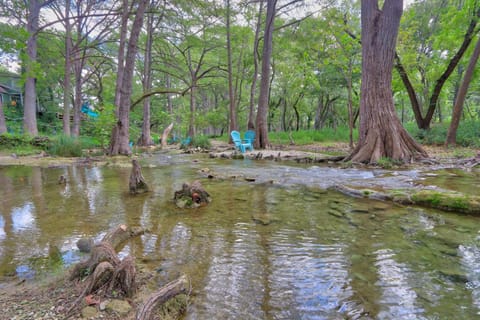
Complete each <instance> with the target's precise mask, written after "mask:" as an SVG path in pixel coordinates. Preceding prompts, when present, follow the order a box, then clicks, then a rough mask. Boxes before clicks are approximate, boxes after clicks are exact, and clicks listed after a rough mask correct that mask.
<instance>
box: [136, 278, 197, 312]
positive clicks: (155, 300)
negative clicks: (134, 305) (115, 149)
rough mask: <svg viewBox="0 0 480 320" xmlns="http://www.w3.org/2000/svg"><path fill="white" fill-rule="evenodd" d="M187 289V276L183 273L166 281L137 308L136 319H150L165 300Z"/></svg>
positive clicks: (185, 291)
mask: <svg viewBox="0 0 480 320" xmlns="http://www.w3.org/2000/svg"><path fill="white" fill-rule="evenodd" d="M187 290H189V281H188V279H187V276H185V275H183V276H181V277H180V278H178V279H176V280H174V281H172V282H169V283H167V284H166V285H165V286H163V287H162V288H160V290H158V291H155V292H154V293H153V294H151V295H150V296H149V297H148V298H147V300H146V301H145V302H144V303H143V304H142V306H141V307H140V308H139V309H138V310H137V314H136V316H135V319H136V320H151V319H153V316H154V311H155V309H157V307H159V306H160V305H162V304H164V303H165V302H167V301H168V300H169V299H171V298H173V297H175V296H177V295H179V294H182V293H187Z"/></svg>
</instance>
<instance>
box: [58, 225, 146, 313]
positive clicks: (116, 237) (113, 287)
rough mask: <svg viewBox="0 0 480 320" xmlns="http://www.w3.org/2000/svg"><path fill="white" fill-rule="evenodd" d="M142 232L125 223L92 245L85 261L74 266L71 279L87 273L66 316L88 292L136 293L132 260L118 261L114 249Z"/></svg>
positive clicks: (106, 294)
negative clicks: (83, 286)
mask: <svg viewBox="0 0 480 320" xmlns="http://www.w3.org/2000/svg"><path fill="white" fill-rule="evenodd" d="M143 232H144V230H143V229H141V228H129V227H127V226H126V225H120V226H118V227H116V228H115V229H113V230H110V231H109V232H108V233H107V234H106V235H105V237H104V238H103V239H102V241H101V242H100V243H99V244H97V245H95V246H94V247H93V249H92V253H91V255H90V257H89V259H88V260H87V261H83V262H80V263H78V264H77V265H75V266H74V268H73V270H72V273H71V275H70V280H77V279H80V278H82V277H83V276H85V275H87V279H86V281H85V283H86V286H85V288H84V290H83V291H82V293H81V294H80V296H79V297H78V298H77V299H76V300H75V302H74V303H73V304H72V306H71V307H70V309H69V310H68V312H67V315H68V316H71V315H72V313H73V311H74V310H75V309H76V308H77V307H78V306H79V305H80V303H81V301H82V299H83V298H84V297H85V296H86V295H88V294H92V293H96V294H99V295H103V296H109V295H112V293H113V292H114V291H115V292H116V293H117V294H120V295H122V296H125V297H132V296H133V295H134V294H135V291H136V283H135V275H136V270H135V260H134V258H133V257H131V256H128V257H126V258H124V259H123V260H122V261H120V259H119V258H118V256H117V253H116V251H115V249H118V248H119V247H120V245H121V244H122V243H123V242H125V241H126V240H128V239H129V238H132V237H134V236H137V235H139V234H142V233H143Z"/></svg>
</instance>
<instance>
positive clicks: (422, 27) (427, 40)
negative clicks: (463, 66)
mask: <svg viewBox="0 0 480 320" xmlns="http://www.w3.org/2000/svg"><path fill="white" fill-rule="evenodd" d="M452 4H453V3H449V1H446V0H445V1H440V2H436V1H418V2H416V3H415V4H414V5H412V9H410V10H413V12H414V13H415V15H414V16H413V17H411V18H410V19H409V20H411V21H412V22H411V23H410V24H409V25H407V27H408V28H410V29H414V28H417V29H416V30H415V29H414V30H415V31H412V30H409V31H408V32H407V33H406V34H413V35H416V36H419V37H420V43H419V44H418V45H417V47H418V49H417V50H418V57H416V60H415V61H412V63H411V65H412V66H415V68H417V69H418V70H417V74H415V76H409V70H408V69H407V66H406V64H404V63H403V62H402V58H401V57H400V55H398V54H397V55H396V56H395V60H396V63H395V68H396V69H397V71H398V73H399V75H400V78H401V80H402V82H403V84H404V86H405V88H406V90H407V93H408V97H409V99H410V102H411V104H412V109H413V113H414V116H415V120H416V122H417V126H418V128H420V129H429V128H430V124H431V122H432V119H433V116H434V115H435V111H436V110H437V108H438V107H439V100H440V96H441V93H442V90H443V87H444V86H445V84H446V83H447V81H448V79H449V77H450V76H451V74H452V73H453V71H454V70H455V68H456V67H457V65H458V63H459V62H460V61H461V59H462V57H463V56H464V54H465V52H466V51H467V49H468V47H469V46H470V43H471V42H472V41H473V39H474V37H475V35H476V34H477V33H478V22H479V18H480V7H479V4H480V3H479V2H478V1H476V0H472V1H461V2H458V3H457V2H456V5H452ZM443 11H446V12H445V13H443ZM442 14H443V17H444V18H443V20H448V21H449V22H450V21H452V23H457V25H453V26H451V25H446V26H445V25H441V22H442V19H441V18H442ZM455 15H457V16H455ZM452 17H453V18H452ZM457 17H458V18H457ZM459 23H460V25H461V26H462V27H463V28H466V30H465V31H464V32H463V31H462V29H461V28H462V27H458V24H459ZM436 30H448V31H447V32H445V33H444V37H445V36H446V37H447V38H446V41H441V40H439V39H441V35H439V34H438V33H435V32H434V31H436ZM460 32H463V38H462V36H461V35H460V34H459V33H460ZM457 34H458V35H457ZM452 38H453V39H454V41H455V40H457V39H461V42H460V41H459V47H458V48H457V49H456V50H455V48H453V46H454V45H453V44H452V41H451V40H452ZM409 40H412V39H406V40H404V42H405V43H411V42H412V41H409ZM436 43H445V44H447V45H448V48H437V47H433V44H436ZM407 55H408V54H407ZM410 55H411V54H410ZM434 57H437V60H434ZM423 61H429V62H431V65H424V64H422V62H423ZM438 65H439V66H443V67H444V70H443V71H439V70H438V69H437V70H435V69H436V68H438ZM430 70H435V72H434V74H435V77H436V79H434V78H429V77H428V72H429V71H430ZM417 78H418V79H421V83H422V86H423V90H422V91H423V92H418V93H417V92H416V90H415V84H414V81H415V79H417ZM431 84H434V85H433V87H430V85H431ZM422 98H423V101H422ZM424 109H425V110H424Z"/></svg>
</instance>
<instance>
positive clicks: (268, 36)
mask: <svg viewBox="0 0 480 320" xmlns="http://www.w3.org/2000/svg"><path fill="white" fill-rule="evenodd" d="M276 5H277V0H270V1H267V18H266V21H265V32H264V36H263V53H262V78H261V81H260V95H259V98H258V111H257V120H256V135H257V138H256V139H255V148H259V149H264V148H266V147H268V146H269V145H270V142H269V141H268V121H267V116H268V97H269V94H270V59H271V57H272V51H273V29H274V20H275V13H276V9H275V8H276Z"/></svg>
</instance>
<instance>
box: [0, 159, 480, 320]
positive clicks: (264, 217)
mask: <svg viewBox="0 0 480 320" xmlns="http://www.w3.org/2000/svg"><path fill="white" fill-rule="evenodd" d="M141 164H142V172H143V176H144V177H145V179H146V181H147V183H148V184H149V186H150V187H151V188H152V191H151V192H149V193H147V194H143V195H137V196H131V195H130V194H129V193H128V179H129V175H130V168H128V167H121V166H104V167H96V166H71V165H68V166H57V167H49V168H43V167H35V166H33V167H27V166H3V167H0V186H1V187H0V192H1V199H2V206H1V209H0V290H1V288H2V283H6V282H7V281H11V280H12V279H26V280H27V281H38V280H39V279H41V278H42V277H48V276H49V275H52V274H55V273H61V272H63V271H65V269H66V268H68V267H70V266H71V265H72V264H74V263H76V262H78V261H80V259H84V258H85V257H86V256H85V255H84V254H82V253H80V252H79V250H78V249H77V247H76V242H77V241H78V240H79V239H80V238H83V237H91V238H93V239H95V240H97V241H98V240H100V239H101V238H102V237H103V235H104V234H105V233H106V232H107V231H108V230H109V229H111V228H113V227H115V226H117V225H118V224H122V223H125V224H128V225H132V226H133V225H137V226H142V227H144V228H146V229H148V232H147V233H146V234H144V235H143V236H141V237H137V238H135V239H134V240H132V241H130V242H129V243H128V245H126V246H125V247H124V248H123V249H122V251H121V253H120V255H121V256H125V255H128V254H132V255H134V256H135V257H136V259H137V262H138V263H139V264H141V265H142V266H143V268H145V269H146V270H149V271H150V272H152V273H154V274H155V277H154V278H153V281H155V282H157V283H158V284H159V285H160V284H163V283H165V282H167V281H170V280H173V279H174V278H176V277H177V276H178V275H180V274H183V273H185V274H187V275H188V276H189V277H190V279H191V283H192V287H193V292H192V298H191V303H190V305H189V307H188V310H187V313H186V315H185V319H339V318H348V319H360V318H362V319H363V318H374V319H473V318H479V317H480V245H479V244H480V233H479V232H480V223H479V222H480V217H475V216H468V215H460V214H455V213H447V212H442V211H438V210H432V209H425V208H420V207H415V206H399V205H396V204H393V203H386V202H379V201H374V200H368V199H359V198H351V197H347V196H344V195H342V194H339V193H337V192H334V191H329V190H327V188H328V187H331V186H333V185H336V184H345V183H348V184H349V185H352V186H355V185H357V186H361V185H365V186H369V187H373V188H375V186H385V185H387V186H389V187H391V188H408V187H412V186H414V185H418V184H422V185H431V186H432V187H435V185H437V184H438V185H442V186H445V185H448V186H450V187H452V188H455V186H457V187H458V189H462V190H463V189H465V190H467V191H468V192H476V190H478V188H475V186H477V187H478V184H479V182H478V181H479V180H478V178H479V177H478V175H479V173H478V171H473V172H470V173H468V174H466V173H464V172H461V171H458V170H438V171H431V172H424V171H420V170H405V171H401V170H400V171H389V170H367V169H341V168H338V167H330V166H327V165H324V166H319V165H311V164H296V163H287V162H282V163H276V162H271V161H270V162H269V161H251V160H224V159H222V160H218V159H209V158H207V157H206V156H205V157H203V156H198V155H195V156H191V155H175V156H172V155H167V154H154V155H153V156H152V157H150V158H144V159H141ZM205 168H208V170H209V172H215V173H218V174H219V176H221V177H223V178H214V179H207V178H205V177H203V176H202V175H201V174H199V171H201V170H202V169H203V171H205ZM61 175H63V176H65V177H66V179H67V183H66V184H59V183H58V178H59V176H61ZM234 177H236V178H234ZM242 177H243V178H242ZM244 177H247V178H248V179H244ZM196 179H199V180H200V181H201V182H202V184H203V186H204V187H205V189H206V190H207V191H208V192H209V193H210V195H211V197H212V199H213V201H212V202H211V203H210V204H209V205H208V206H205V207H201V208H198V209H178V208H177V207H175V205H174V203H173V201H172V198H173V194H174V192H175V191H176V190H179V189H181V186H182V184H183V183H184V182H191V181H193V180H196ZM246 180H249V181H246ZM465 190H464V191H465Z"/></svg>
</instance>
